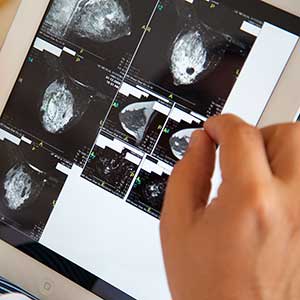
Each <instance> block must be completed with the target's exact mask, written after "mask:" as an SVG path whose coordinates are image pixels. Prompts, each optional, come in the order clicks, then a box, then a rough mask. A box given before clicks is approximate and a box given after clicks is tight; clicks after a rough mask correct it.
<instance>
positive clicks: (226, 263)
mask: <svg viewBox="0 0 300 300" xmlns="http://www.w3.org/2000/svg"><path fill="white" fill-rule="evenodd" d="M215 144H218V145H220V164H221V170H222V180H223V181H222V184H221V186H220V188H219V191H218V196H217V198H216V199H215V200H214V201H213V202H212V204H210V205H208V206H207V201H208V196H209V192H210V181H211V176H212V174H213V170H214V162H215V147H216V146H215ZM299 186H300V125H299V124H286V125H278V126H272V127H268V128H264V129H261V130H259V129H256V128H254V127H252V126H250V125H247V124H246V123H244V122H243V121H242V120H240V119H238V118H237V117H234V116H231V115H224V116H218V117H214V118H212V119H210V120H209V121H207V122H206V124H205V131H197V132H196V133H194V135H193V137H192V141H191V145H190V147H189V149H188V151H187V153H186V155H185V157H184V159H183V160H182V161H181V162H179V163H178V164H177V165H176V166H175V169H174V172H173V174H172V176H171V177H170V180H169V185H168V188H167V192H166V197H165V202H164V208H163V213H162V217H161V238H162V244H163V252H164V259H165V265H166V270H167V275H168V280H169V285H170V289H171V293H172V296H173V300H248V299H249V300H254V299H255V300H291V299H293V300H294V299H295V300H296V299H300V196H299Z"/></svg>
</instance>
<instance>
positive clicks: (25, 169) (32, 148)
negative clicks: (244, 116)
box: [0, 130, 172, 241]
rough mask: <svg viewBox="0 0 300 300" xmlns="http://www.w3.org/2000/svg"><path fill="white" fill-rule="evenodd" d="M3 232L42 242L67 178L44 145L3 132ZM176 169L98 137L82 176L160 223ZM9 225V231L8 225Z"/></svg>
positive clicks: (0, 173)
mask: <svg viewBox="0 0 300 300" xmlns="http://www.w3.org/2000/svg"><path fill="white" fill-rule="evenodd" d="M0 137H1V139H0V154H1V155H0V163H1V164H0V165H1V168H0V220H1V222H2V225H0V227H1V231H2V232H4V231H5V230H6V229H7V227H6V226H10V227H13V228H15V229H17V230H18V231H19V232H21V233H23V234H25V235H27V236H28V237H30V238H31V239H33V240H36V241H38V240H39V239H40V238H41V235H42V233H43V230H44V228H45V226H46V224H47V222H48V219H49V217H50V215H51V213H52V211H53V209H54V207H55V205H56V203H57V200H58V198H59V195H60V193H61V191H62V188H63V186H64V184H65V182H66V179H67V176H68V175H66V172H65V170H67V169H66V168H65V169H64V168H63V170H61V168H58V166H59V165H60V164H59V161H58V160H57V158H56V157H55V156H54V155H50V154H49V152H48V151H45V150H44V149H43V148H41V147H39V145H36V144H33V143H30V141H28V140H26V139H25V138H23V139H18V138H17V137H14V136H13V135H11V134H10V133H8V132H5V131H4V130H1V131H0ZM171 171H172V167H170V166H168V165H166V164H164V163H162V162H159V161H158V160H156V159H154V158H153V157H150V156H147V155H144V154H143V153H141V152H138V151H137V150H136V149H135V148H133V147H131V146H129V145H127V144H125V143H122V142H121V141H118V140H116V139H113V138H112V137H107V136H105V135H99V137H98V139H97V143H96V145H95V146H94V149H93V151H92V152H91V154H90V157H89V159H88V161H87V164H86V167H85V168H84V170H83V172H82V175H81V176H82V178H85V179H87V180H89V181H90V182H92V183H93V184H96V185H98V186H99V188H103V189H105V190H107V191H109V192H111V193H113V194H115V195H117V196H118V197H120V198H122V199H126V201H127V202H128V203H131V204H133V205H135V206H136V207H139V208H140V209H142V210H144V211H146V212H147V213H149V214H150V215H152V216H154V217H156V218H159V216H160V211H161V208H162V203H163V197H164V192H165V188H166V184H167V179H168V177H169V175H170V173H171ZM3 224H5V226H3Z"/></svg>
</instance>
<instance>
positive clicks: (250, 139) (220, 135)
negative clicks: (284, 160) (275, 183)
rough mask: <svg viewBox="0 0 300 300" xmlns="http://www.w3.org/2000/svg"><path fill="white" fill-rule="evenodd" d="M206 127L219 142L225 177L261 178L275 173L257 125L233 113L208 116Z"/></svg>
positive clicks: (230, 179)
mask: <svg viewBox="0 0 300 300" xmlns="http://www.w3.org/2000/svg"><path fill="white" fill-rule="evenodd" d="M204 128H205V130H206V131H207V133H208V134H209V136H210V137H211V138H212V139H213V140H214V141H215V142H216V143H217V144H218V145H220V164H221V171H222V178H223V181H231V182H233V181H234V182H239V183H241V182H242V181H245V182H248V183H249V181H255V182H256V181H261V180H265V179H266V178H269V177H270V176H271V175H272V172H271V169H270V166H269V162H268V158H267V154H266V150H265V146H264V140H263V137H262V135H261V133H260V131H259V130H258V129H256V128H255V127H253V126H251V125H248V124H247V123H245V122H244V121H243V120H241V119H240V118H238V117H236V116H233V115H222V116H217V117H213V118H211V119H209V120H208V121H207V122H206V123H205V124H204Z"/></svg>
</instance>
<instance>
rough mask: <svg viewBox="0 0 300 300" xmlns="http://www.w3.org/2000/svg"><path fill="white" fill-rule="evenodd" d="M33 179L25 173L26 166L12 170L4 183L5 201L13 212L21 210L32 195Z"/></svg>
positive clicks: (15, 167)
mask: <svg viewBox="0 0 300 300" xmlns="http://www.w3.org/2000/svg"><path fill="white" fill-rule="evenodd" d="M31 187H32V179H31V176H30V175H29V174H27V173H26V172H25V168H24V166H22V165H20V166H14V167H13V168H11V169H10V170H9V171H8V172H7V174H6V176H5V181H4V190H5V199H6V201H7V204H8V207H9V208H10V209H12V210H17V209H18V208H20V207H21V206H22V205H23V204H24V202H25V201H26V200H28V199H29V197H30V194H31Z"/></svg>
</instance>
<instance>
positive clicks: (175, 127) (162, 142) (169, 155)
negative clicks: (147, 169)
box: [153, 119, 203, 165]
mask: <svg viewBox="0 0 300 300" xmlns="http://www.w3.org/2000/svg"><path fill="white" fill-rule="evenodd" d="M202 125H203V123H200V124H198V123H196V122H192V124H189V123H186V122H184V121H181V122H180V123H177V122H176V121H175V120H172V119H169V120H168V122H167V124H166V126H165V129H167V130H169V133H167V132H165V131H163V133H162V135H161V137H160V139H159V141H158V144H157V146H156V147H155V150H154V152H153V156H154V157H156V158H158V159H160V160H162V161H164V162H165V163H168V164H171V165H175V164H176V162H177V161H178V159H177V158H176V157H175V156H174V155H173V152H172V150H171V147H170V138H171V137H172V135H173V134H174V133H176V132H178V131H180V130H182V129H188V128H201V127H203V126H202Z"/></svg>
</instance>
